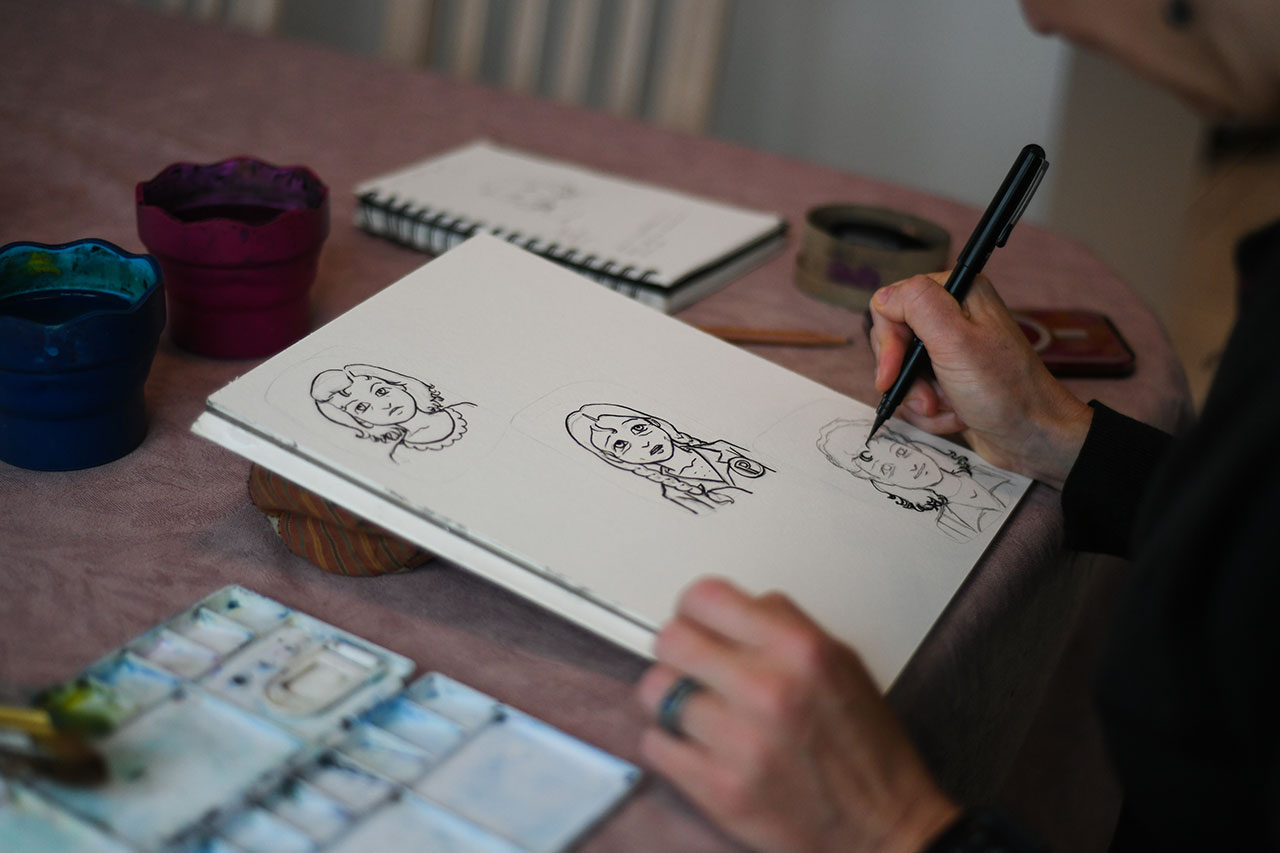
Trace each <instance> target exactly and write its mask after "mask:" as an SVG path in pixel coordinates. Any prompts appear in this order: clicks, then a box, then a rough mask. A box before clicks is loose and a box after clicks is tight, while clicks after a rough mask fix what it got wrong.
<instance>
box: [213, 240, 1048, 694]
mask: <svg viewBox="0 0 1280 853" xmlns="http://www.w3.org/2000/svg"><path fill="white" fill-rule="evenodd" d="M873 415H874V412H873V411H872V409H871V408H869V407H868V406H866V405H864V404H863V403H860V402H858V401H856V400H853V399H851V398H849V397H846V396H843V395H841V394H838V393H836V392H834V391H832V390H830V389H828V388H826V387H824V386H822V385H819V384H818V383H815V382H813V381H811V380H809V379H807V378H805V377H802V376H800V375H798V374H796V373H793V372H791V371H788V370H786V369H784V368H782V367H779V366H777V365H774V364H773V363H771V362H768V361H766V360H764V359H762V358H759V357H757V356H755V355H753V354H751V353H748V352H746V351H744V350H741V349H739V348H737V347H734V346H732V345H730V344H727V343H724V342H723V341H720V340H718V339H716V338H714V337H712V336H710V335H708V334H705V333H703V332H701V331H699V330H697V329H695V328H693V327H691V326H689V325H687V324H685V323H682V322H680V321H678V320H675V319H673V318H671V317H667V316H665V315H663V314H660V313H658V312H656V311H652V310H649V309H647V308H645V307H643V306H641V305H638V304H636V303H635V302H633V301H631V300H629V299H626V298H624V297H621V296H619V295H618V294H616V293H613V292H611V291H608V290H605V289H603V288H599V287H596V286H594V285H592V284H591V283H590V282H587V281H586V280H584V279H583V278H582V277H580V276H576V275H573V274H572V273H569V272H567V271H565V270H563V269H561V268H560V267H558V266H557V265H555V264H552V263H549V262H547V261H545V260H543V259H541V258H538V257H536V256H534V255H532V254H530V253H528V252H525V251H523V250H521V249H519V248H517V247H515V246H512V245H510V244H509V243H506V242H505V241H503V240H500V239H498V238H495V237H491V236H485V235H480V236H476V237H473V238H471V239H470V240H468V241H467V242H466V243H464V244H462V245H461V246H459V247H458V248H456V249H453V250H452V251H450V252H448V253H446V254H444V255H442V256H440V257H439V258H437V259H436V260H434V261H432V262H430V263H428V264H426V265H424V266H423V267H421V268H420V269H418V270H417V271H415V272H413V273H411V274H410V275H408V276H406V277H405V278H404V279H402V280H400V281H399V282H397V283H395V284H392V285H391V286H389V287H388V288H386V289H385V290H383V291H382V292H380V293H378V294H377V295H375V296H373V297H372V298H370V299H368V300H367V301H365V302H364V303H362V304H360V305H358V306H356V307H355V308H353V309H352V310H350V311H349V312H347V313H346V314H344V315H342V316H341V317H338V318H337V319H335V320H333V321H332V322H331V323H329V324H328V325H326V326H324V327H322V328H320V329H318V330H316V331H315V332H313V333H312V334H311V335H309V336H308V337H306V338H304V339H302V340H301V341H299V342H298V343H296V344H294V345H293V346H291V347H290V348H289V349H287V350H285V351H283V352H281V353H280V354H278V355H276V356H274V357H273V358H271V359H270V360H268V361H266V362H264V363H263V364H261V365H259V366H258V367H256V368H254V369H253V370H251V371H250V372H248V373H247V374H245V375H244V376H241V377H240V378H238V379H236V380H235V381H234V382H232V383H231V384H230V385H228V386H226V387H225V388H223V389H221V390H219V391H218V392H216V393H214V394H213V395H212V396H211V397H210V398H209V399H208V401H207V405H206V411H205V412H204V413H203V414H202V415H201V416H200V417H199V418H198V420H197V421H196V423H195V425H194V427H193V429H195V431H196V432H197V433H199V434H201V435H204V436H206V437H208V438H210V439H212V440H213V441H216V442H218V443H220V444H222V445H224V446H225V447H228V448H230V449H231V450H233V451H235V452H237V453H240V454H241V455H243V456H245V457H247V458H249V459H251V460H253V461H255V462H258V463H259V464H262V465H264V466H265V467H267V468H269V469H272V470H275V471H277V472H278V473H280V474H281V475H283V476H285V477H286V478H288V479H291V480H293V481H295V482H297V483H299V484H300V485H302V486H304V487H306V488H309V489H311V490H313V491H316V492H318V493H320V494H322V495H324V496H326V497H328V498H330V499H331V500H333V501H335V502H336V503H338V504H340V505H343V506H345V507H347V508H348V509H350V510H352V511H353V512H355V513H357V514H359V515H362V516H364V517H366V518H369V519H371V520H374V521H376V522H377V523H378V524H380V525H382V526H384V527H386V528H388V529H390V530H392V531H393V532H395V533H396V534H398V535H400V536H402V537H404V538H406V539H409V540H411V541H413V542H416V543H417V544H419V545H421V546H422V547H424V548H426V549H428V550H430V551H434V552H435V553H437V554H439V555H441V556H443V557H445V558H446V559H448V560H451V561H453V562H455V563H457V564H459V565H461V566H463V567H465V568H467V569H470V570H472V571H474V572H477V573H479V574H481V575H484V576H486V577H488V578H490V579H491V580H493V581H495V582H497V583H499V584H502V585H504V586H506V587H508V588H509V589H511V590H514V591H515V592H517V593H519V594H521V595H524V596H526V597H528V598H529V599H531V600H533V601H535V602H537V603H539V604H541V605H542V606H544V607H546V608H548V609H550V610H552V611H554V612H556V613H558V614H561V615H562V616H564V617H566V618H568V619H571V620H573V621H575V622H577V623H578V624H580V625H583V626H585V627H587V628H589V629H591V630H593V631H596V632H597V633H599V634H601V635H602V636H604V637H606V638H608V639H610V640H612V641H614V642H616V643H618V644H620V645H622V646H624V647H626V648H629V649H632V650H634V651H636V652H638V653H640V654H643V655H649V654H651V648H650V647H651V643H652V640H653V636H654V632H655V630H656V629H657V628H659V627H660V626H661V625H662V624H663V623H665V622H666V620H667V619H668V618H669V617H670V616H671V615H672V613H673V612H674V604H675V602H676V600H677V597H678V596H679V594H680V592H681V590H682V589H683V588H684V587H685V586H686V585H687V584H689V583H690V582H691V581H692V580H694V579H695V578H697V577H699V576H702V575H706V574H716V575H721V576H725V577H727V578H729V579H731V580H733V581H734V582H736V583H738V584H739V585H740V586H743V587H745V588H747V589H748V590H751V591H753V592H764V591H767V590H772V589H779V590H782V591H784V592H786V593H788V594H789V595H790V596H792V597H793V598H794V599H795V600H796V601H797V602H798V603H799V604H800V606H802V607H803V608H805V609H806V610H807V611H808V612H810V613H811V614H812V615H813V616H814V617H815V618H816V619H817V620H818V621H819V622H820V623H821V624H823V625H824V626H825V627H826V628H827V629H828V630H830V631H831V632H833V633H834V634H836V635H837V636H839V637H841V638H842V639H844V640H846V641H848V642H850V643H852V644H853V645H855V646H856V647H857V648H858V649H859V651H860V652H861V654H862V656H863V658H864V659H865V660H866V662H867V664H868V666H869V668H870V669H871V671H872V673H873V675H874V676H875V677H876V678H877V679H878V681H879V682H880V684H881V685H883V686H884V687H886V688H887V687H888V685H889V684H890V683H891V682H892V681H893V679H894V678H895V677H896V676H897V674H898V672H899V671H900V670H901V669H902V667H903V666H904V665H905V664H906V662H907V660H908V659H909V658H910V656H911V654H912V653H913V651H914V650H915V648H916V647H917V646H918V645H919V643H920V641H921V640H922V639H923V637H924V636H925V634H926V633H927V632H928V630H929V628H930V626H932V624H933V623H934V621H935V620H936V619H937V617H938V615H939V614H940V613H941V612H942V609H943V608H944V607H945V606H946V604H947V602H948V601H949V600H950V598H951V596H952V595H953V594H954V593H955V591H956V589H957V588H958V587H959V586H960V583H961V582H962V581H963V580H964V578H965V576H966V574H967V573H968V572H969V570H970V569H971V568H972V567H973V566H974V564H975V563H976V562H977V560H978V558H979V557H980V556H981V555H982V553H983V551H984V550H985V549H986V547H987V545H988V544H989V543H990V541H991V539H992V537H993V536H994V535H995V533H996V531H997V529H998V528H999V527H1000V526H1001V525H1002V524H1003V523H1004V522H1005V520H1007V519H1008V518H1009V515H1010V513H1011V511H1012V509H1013V507H1014V506H1015V504H1016V503H1017V501H1018V500H1019V499H1020V498H1021V496H1022V494H1023V492H1024V491H1025V490H1026V488H1027V485H1028V483H1029V481H1028V480H1026V479H1025V478H1022V477H1020V476H1017V475H1014V474H1012V473H1009V472H1005V471H1000V470H998V469H994V468H991V467H988V466H986V465H984V464H982V463H981V461H980V460H978V459H976V458H973V457H972V456H971V455H970V454H969V452H967V451H965V450H963V449H961V448H959V447H957V446H955V445H952V444H949V443H947V442H945V441H943V440H941V439H938V438H936V437H933V436H928V435H925V434H923V433H919V432H916V431H915V430H913V429H912V428H910V427H909V426H907V425H906V424H904V423H901V422H899V421H890V422H889V423H888V424H886V426H885V427H884V428H882V429H881V431H880V432H878V433H877V434H876V438H875V440H873V441H872V442H871V444H870V447H864V446H863V445H864V440H865V439H866V436H867V431H868V429H869V427H870V424H871V419H872V417H873Z"/></svg>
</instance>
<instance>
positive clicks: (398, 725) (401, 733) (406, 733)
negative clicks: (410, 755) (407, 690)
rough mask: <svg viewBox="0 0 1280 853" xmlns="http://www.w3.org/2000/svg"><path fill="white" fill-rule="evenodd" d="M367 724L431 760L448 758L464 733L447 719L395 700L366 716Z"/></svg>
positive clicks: (414, 703)
mask: <svg viewBox="0 0 1280 853" xmlns="http://www.w3.org/2000/svg"><path fill="white" fill-rule="evenodd" d="M369 722H371V723H373V724H374V725H376V726H378V727H380V728H383V729H386V730H387V731H389V732H391V733H392V734H394V735H396V736H397V737H399V738H402V739H404V740H406V741H408V742H409V743H411V744H413V745H414V746H417V747H420V748H421V749H423V750H426V751H427V752H428V753H430V754H431V755H433V756H436V757H440V756H443V755H447V754H449V753H450V752H452V751H453V750H454V749H456V748H457V746H458V744H460V743H462V740H463V737H464V735H465V732H464V731H463V729H462V727H461V726H459V725H458V724H457V723H455V722H454V721H452V720H450V719H449V718H448V717H444V716H442V715H440V714H437V713H435V712H434V711H429V710H427V709H426V708H424V707H422V706H421V705H419V704H417V703H416V702H410V701H409V700H408V699H406V698H404V697H403V696H397V697H395V698H394V699H390V700H388V701H387V702H384V703H383V704H381V705H379V706H378V707H377V708H375V709H373V711H371V712H370V713H369Z"/></svg>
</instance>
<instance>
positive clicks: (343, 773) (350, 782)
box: [303, 752, 394, 813]
mask: <svg viewBox="0 0 1280 853" xmlns="http://www.w3.org/2000/svg"><path fill="white" fill-rule="evenodd" d="M303 778H305V779H306V781H307V782H309V783H310V784H311V785H313V786H315V788H316V789H317V790H319V791H322V792H324V793H325V794H328V795H329V796H331V797H333V798H334V799H336V800H337V801H338V802H340V803H342V804H343V805H344V806H346V807H347V808H348V809H350V810H351V811H352V812H355V813H364V812H367V811H368V810H369V809H371V808H372V807H373V806H375V805H377V804H378V803H380V802H382V801H383V800H385V799H387V798H388V797H390V796H391V794H392V791H393V789H394V786H393V785H392V784H391V783H390V782H388V781H387V780H386V779H383V778H382V777H381V776H379V775H377V774H376V773H370V772H369V771H368V770H365V769H364V768H362V767H360V766H358V765H357V764H356V763H355V762H353V761H352V760H351V759H349V758H346V757H344V756H341V755H338V754H336V753H332V752H331V753H327V754H326V755H324V756H322V757H321V758H320V759H319V760H318V761H316V763H315V764H314V765H313V766H312V767H311V768H310V769H308V770H307V771H306V773H305V774H304V776H303Z"/></svg>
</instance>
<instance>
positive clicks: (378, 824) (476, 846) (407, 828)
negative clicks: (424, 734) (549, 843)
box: [327, 794, 522, 853]
mask: <svg viewBox="0 0 1280 853" xmlns="http://www.w3.org/2000/svg"><path fill="white" fill-rule="evenodd" d="M406 839H412V842H411V843H410V844H409V845H406ZM406 846H412V847H413V848H414V849H416V850H458V851H468V853H517V851H520V850H521V849H522V848H520V847H517V846H516V845H514V844H511V843H509V842H507V841H504V840H503V839H501V838H497V837H495V836H493V835H491V834H489V833H487V832H485V831H484V830H482V829H480V828H479V827H477V826H475V825H474V824H472V823H470V822H469V821H466V820H463V819H462V818H460V817H458V816H457V815H452V814H449V813H448V812H446V811H444V810H443V809H441V808H440V807H438V806H436V805H434V804H432V803H427V802H423V801H422V800H420V799H419V798H417V797H414V796H413V795H411V794H406V795H405V796H403V797H401V798H399V799H398V800H396V801H394V802H391V803H388V804H387V805H385V806H383V807H382V808H380V809H378V810H377V811H376V812H374V813H373V814H372V815H370V816H369V817H368V819H366V820H364V821H363V822H361V823H360V824H359V825H358V826H356V827H355V828H354V829H353V830H352V831H351V833H350V834H348V835H345V836H343V837H342V839H341V840H339V842H338V843H337V844H336V845H335V846H333V847H332V848H327V849H328V850H332V851H334V853H366V851H369V850H400V849H405V848H406Z"/></svg>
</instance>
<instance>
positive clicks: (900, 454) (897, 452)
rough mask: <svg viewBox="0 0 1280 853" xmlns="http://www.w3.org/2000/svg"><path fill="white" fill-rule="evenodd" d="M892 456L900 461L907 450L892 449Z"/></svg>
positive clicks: (900, 448)
mask: <svg viewBox="0 0 1280 853" xmlns="http://www.w3.org/2000/svg"><path fill="white" fill-rule="evenodd" d="M893 455H894V456H896V457H898V458H899V459H901V458H902V457H904V456H906V455H907V449H906V448H905V447H895V448H894V449H893Z"/></svg>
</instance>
